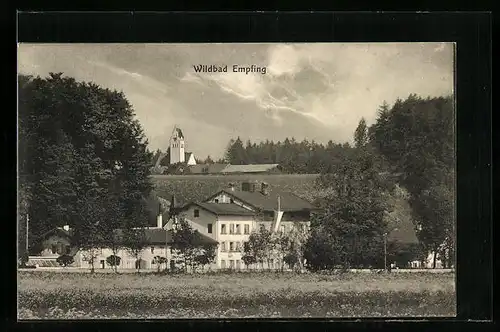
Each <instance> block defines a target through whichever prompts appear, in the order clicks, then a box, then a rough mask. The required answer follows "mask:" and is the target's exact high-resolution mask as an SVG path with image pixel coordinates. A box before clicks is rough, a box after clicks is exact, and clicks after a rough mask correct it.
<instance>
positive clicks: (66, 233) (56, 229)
mask: <svg viewBox="0 0 500 332" xmlns="http://www.w3.org/2000/svg"><path fill="white" fill-rule="evenodd" d="M73 233H74V231H73V229H71V228H70V229H69V231H66V230H64V229H63V228H62V227H54V228H52V229H50V230H48V231H47V232H45V233H43V234H41V235H39V236H38V238H39V239H43V238H46V237H47V236H49V235H52V234H56V235H59V236H63V237H67V238H68V239H71V238H72V237H73Z"/></svg>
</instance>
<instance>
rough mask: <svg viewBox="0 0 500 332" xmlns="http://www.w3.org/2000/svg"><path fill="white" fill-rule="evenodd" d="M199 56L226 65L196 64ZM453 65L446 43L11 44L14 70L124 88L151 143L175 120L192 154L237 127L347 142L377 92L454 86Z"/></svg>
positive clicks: (216, 152)
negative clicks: (252, 69)
mask: <svg viewBox="0 0 500 332" xmlns="http://www.w3.org/2000/svg"><path fill="white" fill-rule="evenodd" d="M200 64H205V65H216V66H225V65H227V67H228V68H227V72H225V73H198V72H196V71H195V70H194V68H193V66H196V65H200ZM233 65H238V66H251V65H255V66H256V67H261V68H262V67H265V68H266V74H262V73H248V74H245V73H242V72H232V67H233ZM453 69H454V62H453V44H452V43H313V44H284V43H274V44H19V45H18V72H19V73H23V74H32V75H40V76H42V77H44V76H47V75H48V74H49V73H50V72H63V73H64V75H65V76H71V77H74V78H75V79H77V80H79V81H93V82H95V83H96V84H98V85H100V86H102V87H104V88H110V89H115V90H118V91H123V92H124V94H125V96H126V98H127V99H128V100H129V102H130V103H131V104H132V106H133V108H134V110H135V113H136V116H137V118H138V119H139V121H140V122H141V124H142V127H143V129H144V132H145V134H146V137H147V139H148V141H149V148H150V149H151V150H156V149H161V150H165V149H166V148H167V147H168V144H169V138H170V135H171V133H172V130H173V127H174V125H177V126H178V127H180V128H181V129H182V131H183V133H184V136H185V139H186V147H187V150H186V151H190V152H194V154H195V156H197V157H199V158H205V157H206V156H207V155H210V156H212V157H213V158H218V157H222V156H223V153H224V150H225V149H226V147H227V144H228V142H229V140H230V139H231V138H236V137H237V136H240V138H241V139H242V140H243V141H246V140H247V139H250V140H252V141H256V142H259V141H261V140H266V139H269V140H274V141H278V140H281V141H282V140H284V139H285V138H286V137H289V138H290V137H294V138H295V139H296V140H299V141H301V140H303V139H308V140H309V141H312V140H315V141H316V142H320V143H326V142H328V141H329V140H332V141H334V142H338V143H344V142H352V137H353V132H354V130H355V128H356V126H357V125H358V123H359V121H360V120H361V118H365V120H366V122H367V123H368V125H370V124H372V123H374V121H375V119H376V114H377V109H378V107H379V106H380V105H381V104H382V103H383V102H384V101H386V102H387V103H389V105H392V104H393V103H394V101H395V100H396V99H397V98H401V99H404V98H406V97H408V95H409V94H411V93H416V94H417V95H420V96H422V97H428V96H430V97H435V96H446V95H451V94H453V89H454V82H453Z"/></svg>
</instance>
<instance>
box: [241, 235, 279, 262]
mask: <svg viewBox="0 0 500 332" xmlns="http://www.w3.org/2000/svg"><path fill="white" fill-rule="evenodd" d="M272 250H273V245H272V244H271V232H270V231H268V230H267V229H265V228H261V229H259V230H258V231H252V233H251V234H250V236H249V238H248V241H247V242H246V243H245V245H244V248H243V251H244V255H243V257H247V258H245V259H246V260H248V261H249V262H254V263H260V264H263V263H264V261H266V262H267V263H268V264H269V260H270V259H271V258H272ZM245 264H247V263H246V262H245ZM268 266H269V265H268Z"/></svg>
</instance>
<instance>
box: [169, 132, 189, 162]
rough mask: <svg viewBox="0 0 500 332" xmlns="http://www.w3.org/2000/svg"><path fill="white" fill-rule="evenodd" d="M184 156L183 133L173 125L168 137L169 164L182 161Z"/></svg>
mask: <svg viewBox="0 0 500 332" xmlns="http://www.w3.org/2000/svg"><path fill="white" fill-rule="evenodd" d="M185 158H186V157H185V151H184V135H183V134H182V130H180V129H179V128H177V126H175V127H174V131H173V132H172V136H171V137H170V164H176V163H183V162H184V161H185Z"/></svg>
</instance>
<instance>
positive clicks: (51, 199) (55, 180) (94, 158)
mask: <svg viewBox="0 0 500 332" xmlns="http://www.w3.org/2000/svg"><path fill="white" fill-rule="evenodd" d="M18 114H19V176H20V179H22V180H21V181H20V185H21V186H22V188H23V193H25V194H23V198H24V199H26V200H27V204H26V206H27V208H26V211H24V212H25V213H26V214H29V215H30V217H31V219H32V223H31V226H30V233H31V234H30V237H29V238H30V239H37V238H39V235H41V234H43V233H44V232H46V231H48V230H50V229H52V228H54V227H58V226H62V225H63V224H68V225H70V226H71V227H72V228H73V229H75V231H76V233H77V234H78V236H79V239H78V242H79V243H80V244H81V245H82V246H83V247H87V248H90V243H87V244H84V243H83V242H85V241H94V240H92V239H93V238H96V237H97V238H100V237H104V238H105V236H104V235H105V234H104V233H106V232H105V231H104V230H100V229H99V228H101V227H103V224H104V223H107V222H110V221H113V222H116V223H124V224H125V225H130V224H133V223H134V222H135V221H136V217H137V215H136V214H134V213H132V211H143V210H142V209H141V207H140V206H141V205H143V200H142V199H140V197H147V196H148V194H149V192H150V191H151V188H152V186H151V184H150V182H149V171H150V166H151V158H152V156H151V154H150V153H149V151H147V140H146V139H145V136H144V133H143V131H142V128H141V127H140V125H139V122H138V121H137V120H136V119H135V114H134V111H133V109H132V107H131V105H130V104H129V103H128V101H127V100H126V98H125V96H124V94H123V93H121V92H117V91H111V90H109V89H103V88H101V87H99V86H98V85H96V84H94V83H85V82H76V81H75V80H74V79H73V78H69V77H63V75H62V73H57V74H55V73H50V75H49V76H48V77H46V78H40V77H36V78H33V77H29V76H23V75H20V76H19V112H18ZM113 197H116V198H117V200H118V201H119V204H118V206H122V207H125V208H123V209H121V208H120V211H121V212H120V213H121V214H119V215H115V216H113V217H112V218H110V216H109V214H110V212H109V211H108V210H107V209H106V208H97V209H96V211H94V212H92V213H90V212H89V211H83V210H84V209H87V207H89V206H92V205H94V204H95V203H100V201H103V202H106V201H108V200H109V198H113ZM86 200H88V201H86ZM113 200H114V199H113ZM82 206H83V208H82ZM82 209H83V210H82ZM112 211H116V210H114V209H113V210H112ZM90 214H91V215H92V217H93V218H92V219H88V218H87V216H85V215H90ZM91 223H95V224H96V225H98V226H96V227H94V226H92V225H91ZM114 226H116V225H114ZM87 233H88V234H87ZM97 233H102V234H100V235H99V234H97ZM108 233H109V232H108ZM97 235H99V236H97ZM101 235H103V236H101ZM108 235H109V234H108ZM30 247H33V245H32V244H31V243H30Z"/></svg>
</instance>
